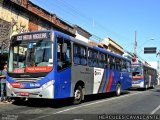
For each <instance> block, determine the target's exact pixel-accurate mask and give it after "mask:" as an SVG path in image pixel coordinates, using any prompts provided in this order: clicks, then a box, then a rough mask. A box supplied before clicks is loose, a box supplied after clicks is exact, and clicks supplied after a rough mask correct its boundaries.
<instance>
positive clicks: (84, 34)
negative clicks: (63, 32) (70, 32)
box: [73, 25, 92, 43]
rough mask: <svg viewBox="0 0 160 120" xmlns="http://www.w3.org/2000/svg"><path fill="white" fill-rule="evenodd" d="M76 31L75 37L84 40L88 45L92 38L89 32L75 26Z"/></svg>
mask: <svg viewBox="0 0 160 120" xmlns="http://www.w3.org/2000/svg"><path fill="white" fill-rule="evenodd" d="M73 27H74V29H75V35H76V37H75V38H77V39H79V40H82V41H84V42H86V43H88V42H89V38H90V37H91V36H92V35H91V34H90V33H89V32H87V31H86V30H84V29H83V28H81V27H80V26H78V25H74V26H73Z"/></svg>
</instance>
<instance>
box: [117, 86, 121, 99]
mask: <svg viewBox="0 0 160 120" xmlns="http://www.w3.org/2000/svg"><path fill="white" fill-rule="evenodd" d="M120 94H121V84H120V83H118V84H117V86H116V96H120Z"/></svg>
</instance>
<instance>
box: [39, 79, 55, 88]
mask: <svg viewBox="0 0 160 120" xmlns="http://www.w3.org/2000/svg"><path fill="white" fill-rule="evenodd" d="M54 82H55V81H54V80H51V81H49V82H47V83H45V84H44V85H42V89H46V88H47V87H49V86H51V85H53V84H54Z"/></svg>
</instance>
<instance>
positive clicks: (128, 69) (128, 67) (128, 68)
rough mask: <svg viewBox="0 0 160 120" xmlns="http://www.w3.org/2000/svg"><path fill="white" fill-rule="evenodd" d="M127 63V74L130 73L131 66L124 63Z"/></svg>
mask: <svg viewBox="0 0 160 120" xmlns="http://www.w3.org/2000/svg"><path fill="white" fill-rule="evenodd" d="M126 63H127V72H131V64H130V62H126Z"/></svg>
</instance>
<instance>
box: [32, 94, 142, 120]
mask: <svg viewBox="0 0 160 120" xmlns="http://www.w3.org/2000/svg"><path fill="white" fill-rule="evenodd" d="M141 93H144V92H136V93H133V94H128V95H123V96H119V97H114V98H110V99H105V100H101V101H97V102H92V103H88V104H84V105H81V106H77V107H72V108H68V109H65V110H61V111H58V112H55V113H53V114H49V115H44V116H40V117H37V118H33V119H29V120H37V119H40V118H45V117H49V116H52V115H55V114H59V113H63V112H66V111H71V110H74V109H78V108H82V107H86V106H90V105H94V104H97V103H103V102H106V101H112V100H115V99H120V98H124V97H128V96H133V95H136V94H141Z"/></svg>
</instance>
